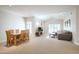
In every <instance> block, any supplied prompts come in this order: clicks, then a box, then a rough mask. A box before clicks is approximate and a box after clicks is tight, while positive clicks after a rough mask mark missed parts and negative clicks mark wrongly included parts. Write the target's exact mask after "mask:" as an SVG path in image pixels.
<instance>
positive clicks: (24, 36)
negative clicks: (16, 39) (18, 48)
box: [21, 30, 29, 41]
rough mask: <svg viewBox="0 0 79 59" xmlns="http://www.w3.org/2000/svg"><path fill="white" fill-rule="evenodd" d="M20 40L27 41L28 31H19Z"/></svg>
mask: <svg viewBox="0 0 79 59" xmlns="http://www.w3.org/2000/svg"><path fill="white" fill-rule="evenodd" d="M21 39H22V40H23V41H25V40H29V31H28V30H21Z"/></svg>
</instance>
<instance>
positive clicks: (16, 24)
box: [0, 11, 25, 42]
mask: <svg viewBox="0 0 79 59" xmlns="http://www.w3.org/2000/svg"><path fill="white" fill-rule="evenodd" d="M9 29H25V24H24V20H23V18H22V17H20V16H18V15H15V14H12V13H9V12H5V11H0V39H1V41H2V42H4V41H6V33H5V31H6V30H9Z"/></svg>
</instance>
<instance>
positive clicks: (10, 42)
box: [6, 30, 14, 46]
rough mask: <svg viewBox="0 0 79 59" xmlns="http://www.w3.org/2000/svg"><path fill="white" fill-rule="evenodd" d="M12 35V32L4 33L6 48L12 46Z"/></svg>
mask: <svg viewBox="0 0 79 59" xmlns="http://www.w3.org/2000/svg"><path fill="white" fill-rule="evenodd" d="M12 33H13V30H9V31H6V36H7V46H11V45H13V42H14V41H13V40H14V37H13V35H12Z"/></svg>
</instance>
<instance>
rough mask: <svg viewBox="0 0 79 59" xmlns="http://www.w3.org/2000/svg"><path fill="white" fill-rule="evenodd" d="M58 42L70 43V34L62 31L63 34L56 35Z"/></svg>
mask: <svg viewBox="0 0 79 59" xmlns="http://www.w3.org/2000/svg"><path fill="white" fill-rule="evenodd" d="M58 40H67V41H72V32H70V31H64V32H62V33H60V34H58Z"/></svg>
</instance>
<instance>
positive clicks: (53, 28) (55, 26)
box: [48, 24, 61, 33]
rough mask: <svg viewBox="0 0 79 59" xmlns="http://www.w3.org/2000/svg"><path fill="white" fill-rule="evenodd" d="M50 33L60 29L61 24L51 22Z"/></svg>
mask: <svg viewBox="0 0 79 59" xmlns="http://www.w3.org/2000/svg"><path fill="white" fill-rule="evenodd" d="M48 27H49V30H48V32H49V33H52V32H57V31H60V30H61V29H60V24H49V26H48Z"/></svg>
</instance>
